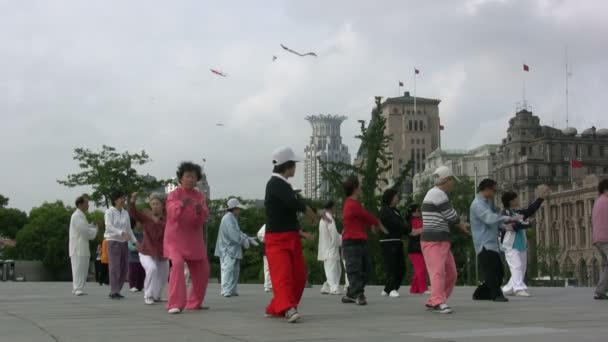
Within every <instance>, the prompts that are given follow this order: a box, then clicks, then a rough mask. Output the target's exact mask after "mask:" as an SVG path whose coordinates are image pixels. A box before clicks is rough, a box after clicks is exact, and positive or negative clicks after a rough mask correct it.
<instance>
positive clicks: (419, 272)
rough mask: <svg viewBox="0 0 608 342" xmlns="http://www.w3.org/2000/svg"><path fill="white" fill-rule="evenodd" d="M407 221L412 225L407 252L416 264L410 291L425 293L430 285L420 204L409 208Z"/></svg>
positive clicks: (413, 263) (414, 264)
mask: <svg viewBox="0 0 608 342" xmlns="http://www.w3.org/2000/svg"><path fill="white" fill-rule="evenodd" d="M406 219H407V221H408V222H409V223H410V226H411V227H412V232H411V233H410V236H409V240H408V247H407V253H408V255H409V257H410V261H411V262H412V265H413V266H414V277H413V278H412V286H411V287H410V293H415V294H425V293H427V292H428V290H429V287H428V285H427V282H426V265H425V264H424V256H422V249H421V248H420V234H422V211H421V210H420V206H419V205H417V204H412V205H410V206H409V208H408V210H407V216H406Z"/></svg>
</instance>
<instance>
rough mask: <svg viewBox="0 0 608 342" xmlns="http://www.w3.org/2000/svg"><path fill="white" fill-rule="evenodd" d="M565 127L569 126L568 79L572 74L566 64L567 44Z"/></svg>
mask: <svg viewBox="0 0 608 342" xmlns="http://www.w3.org/2000/svg"><path fill="white" fill-rule="evenodd" d="M565 50H566V52H565V53H566V127H570V120H569V114H570V113H569V99H568V79H569V78H570V77H571V76H572V72H571V71H570V69H569V66H568V45H566V49H565Z"/></svg>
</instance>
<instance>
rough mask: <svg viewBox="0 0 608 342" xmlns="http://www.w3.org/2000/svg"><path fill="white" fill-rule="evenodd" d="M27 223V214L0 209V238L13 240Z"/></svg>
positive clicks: (11, 209) (17, 210)
mask: <svg viewBox="0 0 608 342" xmlns="http://www.w3.org/2000/svg"><path fill="white" fill-rule="evenodd" d="M26 223H27V214H26V213H24V212H23V211H21V210H19V209H15V208H0V236H4V237H7V238H10V239H14V238H15V237H16V236H17V232H18V231H19V230H20V229H21V228H23V226H25V224H26Z"/></svg>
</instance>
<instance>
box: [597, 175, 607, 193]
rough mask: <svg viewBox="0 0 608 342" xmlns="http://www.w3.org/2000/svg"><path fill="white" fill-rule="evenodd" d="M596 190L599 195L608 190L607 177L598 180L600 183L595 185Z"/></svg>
mask: <svg viewBox="0 0 608 342" xmlns="http://www.w3.org/2000/svg"><path fill="white" fill-rule="evenodd" d="M597 191H598V192H599V193H600V195H601V194H603V193H604V192H606V191H608V178H606V179H604V180H601V181H600V183H599V184H598V185H597Z"/></svg>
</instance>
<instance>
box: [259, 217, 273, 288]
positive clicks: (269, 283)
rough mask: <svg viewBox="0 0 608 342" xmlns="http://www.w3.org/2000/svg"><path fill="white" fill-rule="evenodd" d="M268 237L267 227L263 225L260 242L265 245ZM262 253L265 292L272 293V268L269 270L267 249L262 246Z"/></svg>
mask: <svg viewBox="0 0 608 342" xmlns="http://www.w3.org/2000/svg"><path fill="white" fill-rule="evenodd" d="M265 236H266V225H263V226H262V228H260V230H258V240H259V241H260V242H261V243H264V237H265ZM260 250H261V252H260V253H262V260H263V262H264V292H272V280H271V278H270V268H268V258H266V248H265V246H262V248H261V249H260Z"/></svg>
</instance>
